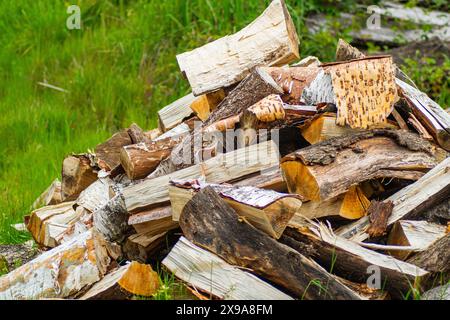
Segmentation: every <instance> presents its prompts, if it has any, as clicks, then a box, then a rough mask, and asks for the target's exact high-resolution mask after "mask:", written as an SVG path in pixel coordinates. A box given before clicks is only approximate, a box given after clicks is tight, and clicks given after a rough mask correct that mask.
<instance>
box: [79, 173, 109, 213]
mask: <svg viewBox="0 0 450 320" xmlns="http://www.w3.org/2000/svg"><path fill="white" fill-rule="evenodd" d="M113 187H114V182H113V181H112V180H111V179H110V178H109V177H105V178H99V179H97V181H95V182H94V183H92V184H91V185H90V186H89V187H87V188H86V189H85V190H83V191H82V192H81V193H80V195H79V196H78V198H77V200H76V201H75V207H78V206H80V207H83V208H85V209H86V210H88V211H89V212H94V211H96V210H97V209H99V208H101V207H103V206H104V205H105V204H106V203H107V202H108V200H109V199H110V192H111V191H110V190H111V188H113Z"/></svg>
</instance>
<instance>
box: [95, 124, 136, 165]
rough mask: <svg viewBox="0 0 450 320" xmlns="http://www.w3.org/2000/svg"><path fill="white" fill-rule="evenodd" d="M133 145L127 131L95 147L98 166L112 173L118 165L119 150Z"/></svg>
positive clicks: (116, 134) (120, 132)
mask: <svg viewBox="0 0 450 320" xmlns="http://www.w3.org/2000/svg"><path fill="white" fill-rule="evenodd" d="M129 144H133V140H131V137H130V135H129V134H128V132H127V130H122V131H119V132H117V133H115V134H114V135H113V136H112V137H111V138H109V139H108V140H107V141H105V142H103V143H101V144H99V145H98V146H96V147H95V156H96V158H97V162H98V165H99V167H100V168H101V169H104V170H105V171H112V170H114V169H116V167H117V166H118V165H120V150H121V149H122V147H123V146H127V145H129Z"/></svg>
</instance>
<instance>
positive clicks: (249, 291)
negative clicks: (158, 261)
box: [162, 237, 292, 300]
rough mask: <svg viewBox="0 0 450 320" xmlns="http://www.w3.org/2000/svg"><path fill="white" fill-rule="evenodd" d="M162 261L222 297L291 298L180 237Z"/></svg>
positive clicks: (175, 272)
mask: <svg viewBox="0 0 450 320" xmlns="http://www.w3.org/2000/svg"><path fill="white" fill-rule="evenodd" d="M162 264H163V265H164V266H165V267H166V268H167V269H169V270H170V272H172V273H173V274H175V276H176V277H177V278H179V279H181V280H182V281H185V282H187V283H188V284H189V285H191V286H193V287H194V288H197V289H200V290H201V291H204V292H207V293H208V294H210V295H212V296H214V297H216V298H219V299H224V300H237V299H239V300H292V298H291V297H290V296H288V295H287V294H285V293H283V292H281V291H279V290H278V289H276V288H274V287H272V286H271V285H270V284H268V283H266V282H264V281H263V280H261V279H259V278H258V277H255V276H254V275H253V274H251V273H250V272H247V271H243V270H241V269H239V268H236V267H234V266H232V265H230V264H228V263H227V262H226V261H224V260H223V259H221V258H219V257H217V256H216V255H214V254H212V253H210V252H208V251H206V250H204V249H202V248H200V247H198V246H196V245H194V244H193V243H191V242H190V241H188V240H187V239H186V238H184V237H181V238H180V240H179V241H178V242H177V244H176V245H175V246H174V247H173V248H172V250H171V251H170V253H169V254H168V255H167V256H166V257H165V258H164V260H163V261H162Z"/></svg>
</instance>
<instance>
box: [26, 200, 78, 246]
mask: <svg viewBox="0 0 450 320" xmlns="http://www.w3.org/2000/svg"><path fill="white" fill-rule="evenodd" d="M74 204H75V203H74V202H63V203H60V204H56V205H51V206H46V207H42V208H40V209H37V210H34V211H33V212H32V213H31V216H30V220H29V222H28V224H27V228H28V231H29V232H30V233H31V235H32V236H33V239H34V240H35V241H36V243H38V244H40V245H42V246H45V247H55V246H57V245H58V243H57V241H56V238H58V237H59V235H60V234H62V233H64V231H65V230H66V229H67V228H69V226H70V225H72V224H74V223H75V221H77V220H78V218H79V216H80V212H79V211H78V212H76V211H75V210H74V209H73V205H74Z"/></svg>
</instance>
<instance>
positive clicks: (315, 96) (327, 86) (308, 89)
mask: <svg viewBox="0 0 450 320" xmlns="http://www.w3.org/2000/svg"><path fill="white" fill-rule="evenodd" d="M300 101H301V102H303V103H305V104H307V105H317V104H319V103H333V104H335V103H336V101H335V97H334V92H333V84H332V81H331V75H330V74H329V73H326V72H325V71H324V70H323V69H320V70H319V72H318V73H317V76H316V77H315V78H314V80H312V81H310V82H309V83H307V84H306V86H305V87H304V88H303V91H302V96H301V98H300Z"/></svg>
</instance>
